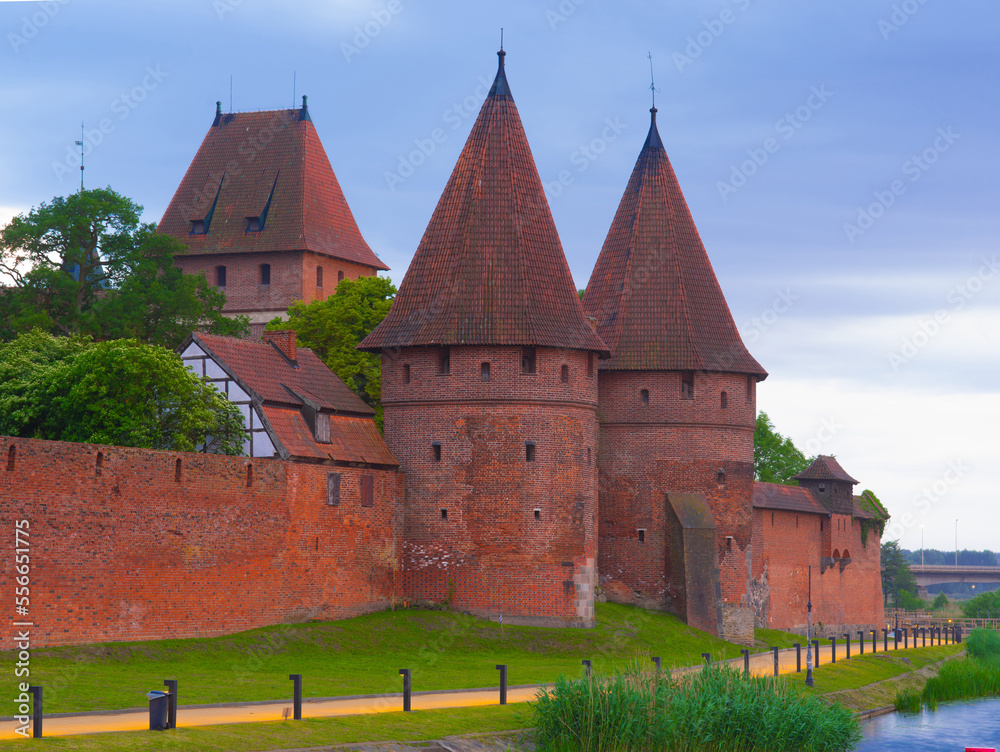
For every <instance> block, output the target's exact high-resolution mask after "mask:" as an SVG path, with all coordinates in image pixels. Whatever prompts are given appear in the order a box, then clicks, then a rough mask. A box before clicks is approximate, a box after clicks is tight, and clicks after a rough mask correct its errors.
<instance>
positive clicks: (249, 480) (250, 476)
mask: <svg viewBox="0 0 1000 752" xmlns="http://www.w3.org/2000/svg"><path fill="white" fill-rule="evenodd" d="M252 485H253V465H247V488H250V486H252Z"/></svg>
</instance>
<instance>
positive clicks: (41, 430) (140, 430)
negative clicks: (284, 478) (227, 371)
mask: <svg viewBox="0 0 1000 752" xmlns="http://www.w3.org/2000/svg"><path fill="white" fill-rule="evenodd" d="M0 433H4V434H7V435H11V436H23V437H29V438H39V439H52V440H59V441H77V442H90V443H95V444H113V445H117V446H133V447H144V448H148V449H170V450H174V451H182V452H190V451H195V450H196V449H198V448H200V447H202V446H207V450H208V451H210V452H214V453H217V454H233V455H239V454H242V453H243V443H244V442H245V441H246V439H247V436H248V435H247V432H246V429H245V428H244V425H243V418H242V416H241V415H240V412H239V410H238V408H237V407H236V406H235V405H233V404H232V403H231V402H229V401H228V400H227V399H226V398H225V397H224V396H223V395H221V394H219V392H218V390H217V389H216V388H215V387H214V386H212V385H211V384H210V383H208V382H206V381H204V380H203V379H201V378H199V377H198V376H196V375H195V374H194V373H192V372H191V371H190V370H189V369H188V368H186V367H185V366H184V364H183V362H182V361H181V359H180V357H179V356H178V355H177V354H176V353H173V352H171V351H170V350H167V349H166V348H163V347H159V346H156V345H145V344H142V343H140V342H137V341H135V340H113V341H106V342H96V343H95V342H90V341H89V340H88V339H86V338H83V337H75V338H65V337H61V338H57V337H53V336H52V335H49V334H45V333H43V332H41V331H38V330H35V331H32V332H29V333H27V334H23V335H21V336H19V337H18V338H17V339H15V340H14V341H12V342H8V343H4V344H0Z"/></svg>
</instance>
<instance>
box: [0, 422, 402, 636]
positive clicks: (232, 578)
mask: <svg viewBox="0 0 1000 752" xmlns="http://www.w3.org/2000/svg"><path fill="white" fill-rule="evenodd" d="M0 445H2V448H3V450H4V452H3V456H4V457H5V458H6V459H7V462H6V463H3V464H0V526H2V529H4V530H8V531H13V529H14V521H15V520H18V519H26V520H28V521H29V522H30V525H31V527H30V534H31V535H30V541H31V575H30V576H31V586H30V587H31V605H30V611H29V613H30V620H31V621H32V622H33V623H34V624H35V626H34V628H33V629H32V644H33V645H35V646H42V645H59V644H70V643H80V642H107V641H116V640H142V639H160V638H166V637H195V636H211V635H220V634H227V633H231V632H236V631H240V630H244V629H250V628H253V627H259V626H264V625H268V624H275V623H280V622H296V621H304V620H306V619H310V618H326V619H329V618H342V617H347V616H354V615H357V614H361V613H365V612H368V611H372V610H377V609H382V608H385V607H387V606H388V605H389V604H390V603H391V602H392V600H393V599H394V598H396V597H398V595H399V592H400V582H399V561H400V555H401V548H402V516H401V513H400V509H401V504H400V500H401V497H402V476H401V474H399V473H396V472H388V471H373V470H369V469H364V470H362V469H354V468H346V467H340V468H329V467H327V466H323V465H309V464H304V463H290V462H284V461H281V460H277V459H259V458H254V459H252V460H250V459H248V458H239V457H222V456H217V455H205V454H187V453H175V452H157V451H150V450H143V449H129V448H122V447H108V446H98V445H93V444H70V443H63V442H50V441H34V440H26V439H6V438H4V439H0ZM10 447H13V448H14V452H13V455H11V453H10ZM331 469H336V470H337V471H338V472H340V473H341V497H340V504H339V506H330V505H328V504H327V494H326V487H327V482H326V478H327V472H328V470H331ZM362 474H367V475H372V476H374V504H373V506H371V507H362V506H361V503H360V484H361V480H360V477H361V475H362ZM13 566H14V562H13V560H12V557H8V556H4V557H3V564H2V567H3V570H2V572H3V574H2V577H0V580H2V587H3V589H4V591H5V592H10V593H13V580H14V570H13ZM10 630H11V627H10V622H9V621H8V622H7V623H5V624H4V626H3V635H2V638H0V639H2V640H3V643H2V644H4V645H8V646H9V645H10V644H11V643H10V639H9V638H11V637H12V633H11V632H10Z"/></svg>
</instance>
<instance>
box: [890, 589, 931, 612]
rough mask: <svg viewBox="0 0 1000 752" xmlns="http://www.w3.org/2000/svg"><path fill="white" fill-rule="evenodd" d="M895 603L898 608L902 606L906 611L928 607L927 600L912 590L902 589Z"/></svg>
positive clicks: (921, 609) (922, 609)
mask: <svg viewBox="0 0 1000 752" xmlns="http://www.w3.org/2000/svg"><path fill="white" fill-rule="evenodd" d="M895 605H896V608H902V609H904V610H906V611H924V610H925V609H926V608H927V602H926V601H924V600H923V599H921V598H918V597H917V596H916V595H915V594H914V593H913V592H912V591H910V590H900V591H899V593H897V594H896V601H895Z"/></svg>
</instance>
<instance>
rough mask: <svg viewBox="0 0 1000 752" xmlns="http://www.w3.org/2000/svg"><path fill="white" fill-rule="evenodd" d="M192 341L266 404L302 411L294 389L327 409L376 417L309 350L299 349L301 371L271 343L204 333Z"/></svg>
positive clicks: (305, 348) (299, 367) (298, 363)
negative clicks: (212, 356)
mask: <svg viewBox="0 0 1000 752" xmlns="http://www.w3.org/2000/svg"><path fill="white" fill-rule="evenodd" d="M192 339H193V340H194V341H195V342H197V343H198V344H199V345H200V346H201V348H202V349H204V350H205V351H206V352H207V353H209V354H210V355H214V356H215V357H216V358H217V359H218V360H220V361H221V362H222V363H224V364H225V366H226V367H227V368H228V369H229V370H230V371H231V372H232V374H233V375H234V376H235V377H236V378H237V379H239V380H240V381H241V382H242V383H243V384H245V385H246V386H247V387H248V388H249V389H251V390H252V391H253V392H254V393H256V394H257V396H258V397H259V398H260V399H261V400H262V401H263V402H270V403H276V404H280V405H288V406H291V407H294V408H295V409H298V408H299V407H300V406H301V405H302V404H303V403H302V400H300V399H298V398H296V397H295V396H294V395H293V394H292V393H291V392H289V391H288V390H289V389H290V390H292V392H294V393H295V394H298V395H301V396H303V397H306V398H308V399H310V400H312V401H313V402H315V403H317V404H318V405H319V406H320V407H321V408H323V409H325V410H332V411H336V412H343V413H351V414H354V415H359V416H364V417H370V416H372V415H374V414H375V412H374V411H373V410H372V409H371V408H370V407H369V406H368V405H366V404H365V403H364V402H363V401H362V400H361V398H360V397H358V395H356V394H355V393H354V392H352V391H351V390H350V389H349V388H348V386H347V385H346V384H345V383H344V382H343V381H341V380H340V379H339V378H338V377H337V374H335V373H334V372H333V371H331V370H330V369H329V368H327V366H326V364H325V363H324V362H323V361H322V360H320V359H319V357H318V356H317V355H316V354H315V353H314V352H313V351H312V350H310V349H309V348H307V347H300V348H298V358H297V360H296V364H297V365H298V368H295V367H293V366H292V365H290V364H289V362H288V361H287V360H285V359H284V358H283V357H282V356H281V354H280V353H279V352H278V351H277V349H275V348H274V347H273V346H272V345H271V344H270V343H267V342H262V341H260V340H250V339H237V338H235V337H219V336H216V335H214V334H201V333H198V334H194V335H192ZM286 387H287V388H286Z"/></svg>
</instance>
